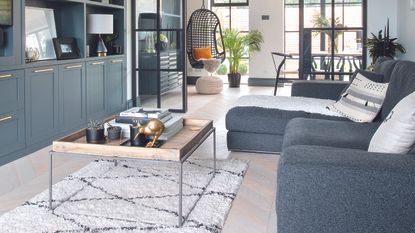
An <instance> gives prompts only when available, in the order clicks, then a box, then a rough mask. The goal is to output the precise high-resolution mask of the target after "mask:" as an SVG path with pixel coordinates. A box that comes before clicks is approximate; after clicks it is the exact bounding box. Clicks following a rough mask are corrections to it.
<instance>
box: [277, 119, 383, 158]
mask: <svg viewBox="0 0 415 233" xmlns="http://www.w3.org/2000/svg"><path fill="white" fill-rule="evenodd" d="M380 124H381V123H380V122H377V123H370V124H362V123H355V122H351V121H330V120H320V119H304V118H296V119H293V120H291V121H290V122H289V123H288V125H287V128H286V132H285V135H284V142H283V148H282V149H283V150H284V149H285V148H287V147H290V146H295V145H316V146H330V147H336V148H352V149H361V150H367V149H368V147H369V143H370V140H371V139H372V136H373V134H374V133H375V132H376V130H377V128H378V127H379V126H380Z"/></svg>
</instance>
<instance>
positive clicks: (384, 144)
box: [369, 92, 415, 154]
mask: <svg viewBox="0 0 415 233" xmlns="http://www.w3.org/2000/svg"><path fill="white" fill-rule="evenodd" d="M414 144H415V92H413V93H412V94H410V95H408V96H407V97H405V98H403V99H402V100H401V101H400V102H399V103H398V104H397V105H396V106H395V107H394V108H393V110H392V111H391V113H390V114H389V116H388V118H387V119H385V120H384V121H383V123H382V124H381V125H380V127H379V128H378V129H377V131H376V133H375V134H374V135H373V137H372V140H371V141H370V145H369V152H378V153H394V154H407V153H409V152H410V151H411V150H412V149H413V146H414Z"/></svg>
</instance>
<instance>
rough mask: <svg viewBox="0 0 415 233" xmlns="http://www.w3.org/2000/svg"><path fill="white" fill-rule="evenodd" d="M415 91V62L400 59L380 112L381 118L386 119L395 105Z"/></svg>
mask: <svg viewBox="0 0 415 233" xmlns="http://www.w3.org/2000/svg"><path fill="white" fill-rule="evenodd" d="M414 91H415V63H414V62H410V61H399V62H397V63H396V65H395V68H394V70H393V72H392V74H391V78H390V82H389V87H388V91H387V92H386V97H385V102H384V103H383V106H382V110H381V112H380V117H381V119H385V118H386V117H387V116H388V115H389V113H390V111H392V109H393V108H394V107H395V105H396V104H397V103H398V102H399V101H400V100H401V99H403V98H405V97H406V96H408V95H409V94H411V93H412V92H414Z"/></svg>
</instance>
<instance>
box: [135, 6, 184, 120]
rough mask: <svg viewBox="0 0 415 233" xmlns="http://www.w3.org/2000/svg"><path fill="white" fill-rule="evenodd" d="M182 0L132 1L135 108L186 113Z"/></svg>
mask: <svg viewBox="0 0 415 233" xmlns="http://www.w3.org/2000/svg"><path fill="white" fill-rule="evenodd" d="M185 7H186V6H185V0H134V1H133V9H134V18H133V19H134V32H135V33H133V37H134V38H133V41H134V45H133V51H134V52H133V59H132V60H133V66H134V74H133V80H132V81H133V82H132V83H133V85H132V86H133V90H132V93H133V96H136V97H137V98H136V101H135V105H136V106H143V107H151V108H165V109H169V110H170V111H173V112H185V111H186V110H187V91H186V79H185V77H186V68H185V66H186V63H185V46H184V42H185V38H184V36H185V35H184V25H185V23H186V22H185V15H186V14H185Z"/></svg>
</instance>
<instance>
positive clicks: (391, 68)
mask: <svg viewBox="0 0 415 233" xmlns="http://www.w3.org/2000/svg"><path fill="white" fill-rule="evenodd" d="M375 73H377V74H381V75H373V78H374V79H380V80H378V81H381V82H389V88H388V91H387V94H386V99H385V102H384V105H383V107H382V110H381V112H380V114H379V115H378V117H377V119H376V120H375V122H373V123H366V124H362V123H355V122H351V121H349V120H347V119H344V118H341V117H332V116H331V117H327V116H325V115H319V114H310V113H307V112H301V111H300V112H292V111H286V110H281V109H266V108H261V109H256V108H255V107H253V106H235V108H233V109H231V110H230V111H229V113H228V116H227V127H228V130H229V132H228V139H229V140H230V141H228V145H229V149H230V150H248V151H250V150H252V151H258V150H260V148H265V149H266V151H269V152H279V151H282V152H281V155H280V159H279V164H278V174H277V197H276V211H277V219H278V232H279V233H351V232H353V233H372V232H376V233H391V232H394V233H409V232H415V149H412V151H411V152H410V153H409V154H382V153H370V152H368V151H367V149H368V146H369V143H370V140H371V138H372V136H373V134H374V133H375V131H376V130H377V128H378V127H379V125H380V124H381V122H382V121H383V120H384V119H385V118H386V117H387V116H388V114H389V112H390V111H391V110H392V109H393V107H394V106H395V105H396V104H397V103H398V102H399V101H400V100H401V99H403V98H404V97H406V96H407V95H409V94H410V93H412V92H414V91H415V63H413V62H409V61H393V60H389V59H381V60H379V62H378V63H377V64H376V67H375ZM343 88H344V84H338V83H324V82H323V83H315V82H312V83H310V82H298V83H295V84H294V85H293V90H292V93H293V96H303V97H307V98H331V99H337V98H338V97H339V95H340V93H341V91H342V90H343ZM326 90H330V91H329V92H326ZM324 93H329V95H327V96H325V95H324ZM236 115H237V117H236ZM243 115H245V116H243ZM247 115H249V116H247ZM327 118H329V119H327ZM235 119H236V120H237V121H244V120H248V121H249V122H258V121H259V122H261V123H259V125H261V127H260V129H259V130H257V131H255V128H253V127H242V126H243V124H241V123H239V126H238V124H236V123H235V122H234V121H235ZM272 124H277V125H278V130H277V128H272V127H271V126H270V125H272ZM284 125H285V128H284ZM271 129H273V130H271ZM256 136H260V137H261V138H262V139H257V138H255V137H256ZM263 138H266V140H264V139H263ZM267 143H270V144H272V146H270V145H265V144H267ZM260 151H263V150H260Z"/></svg>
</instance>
